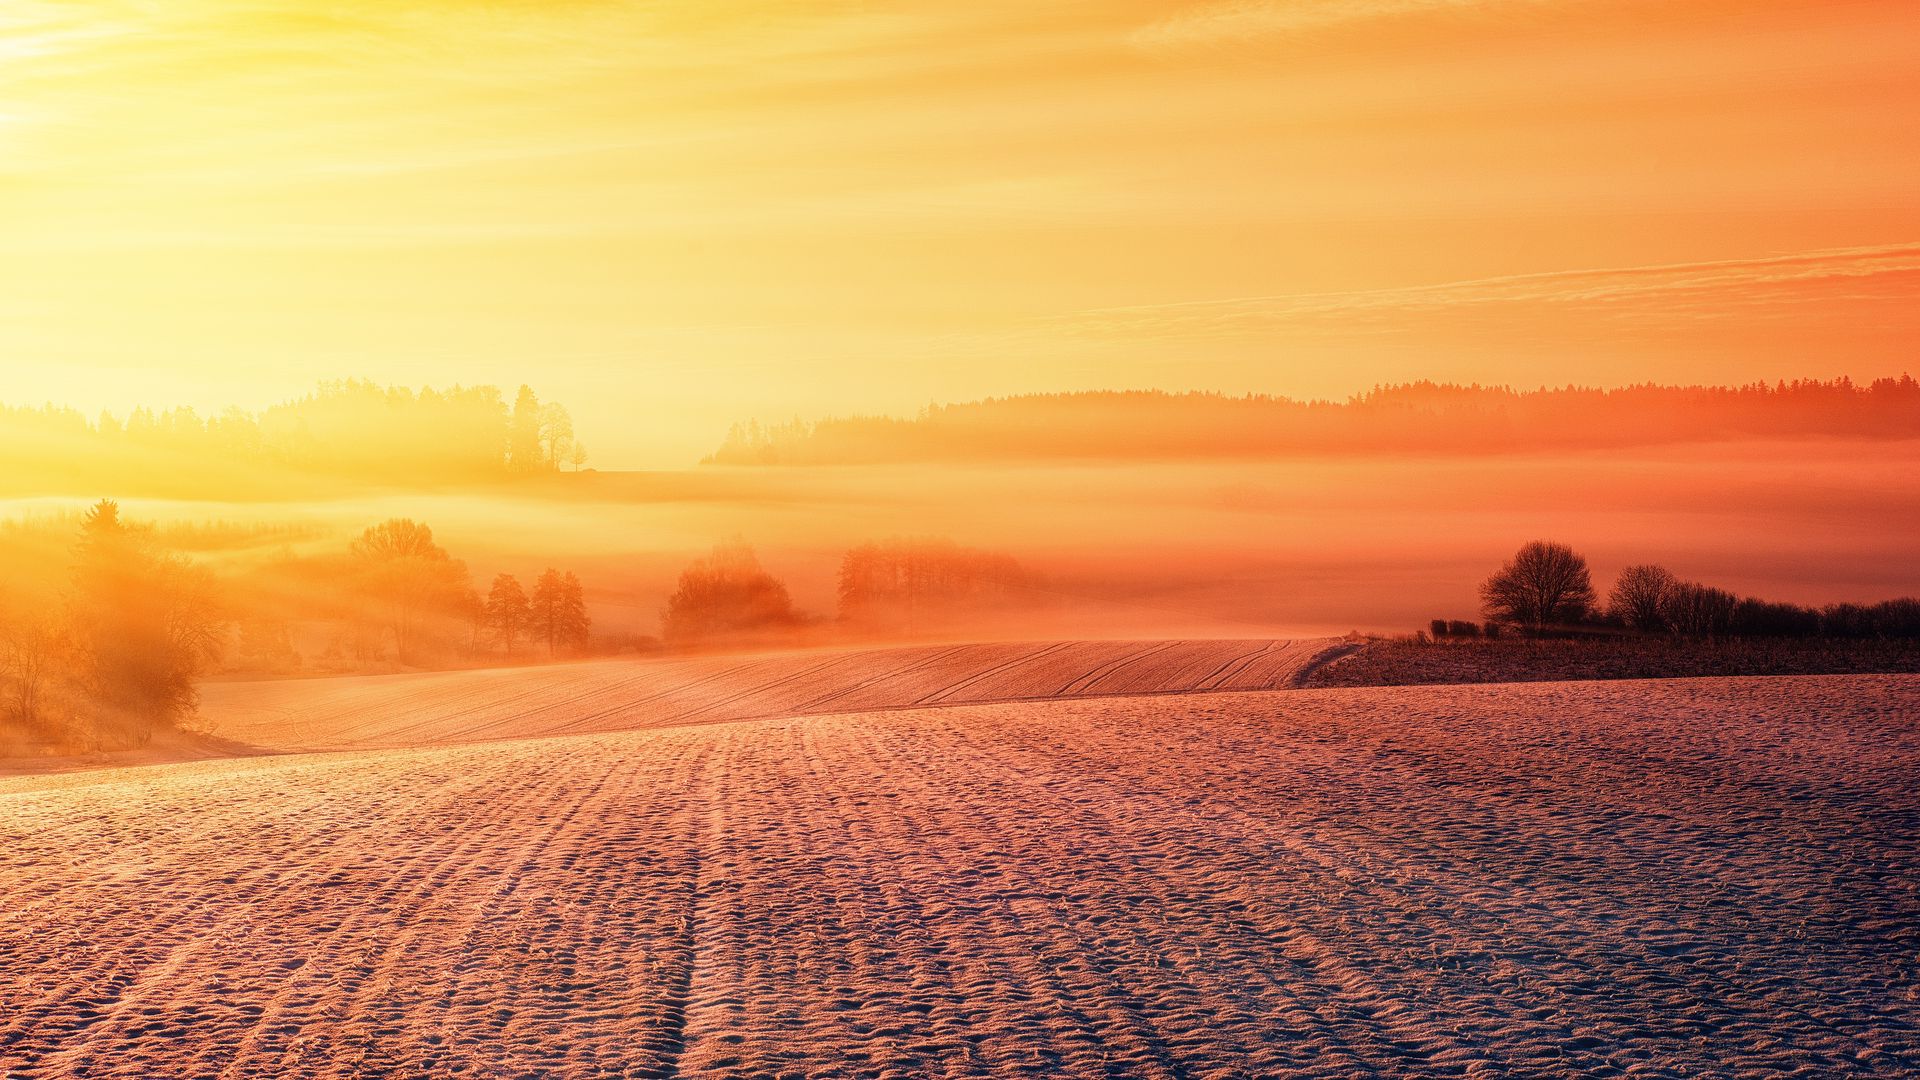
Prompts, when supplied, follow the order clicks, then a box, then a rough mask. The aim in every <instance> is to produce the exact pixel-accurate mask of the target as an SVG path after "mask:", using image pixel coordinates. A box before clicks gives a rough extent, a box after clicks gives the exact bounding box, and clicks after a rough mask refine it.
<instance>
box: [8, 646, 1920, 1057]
mask: <svg viewBox="0 0 1920 1080" xmlns="http://www.w3.org/2000/svg"><path fill="white" fill-rule="evenodd" d="M1916 775H1920V678H1916V677H1911V676H1887V677H1878V676H1854V677H1835V678H1811V679H1738V680H1697V681H1666V682H1644V683H1607V684H1537V685H1507V686H1468V687H1423V688H1394V689H1379V690H1373V689H1369V690H1334V691H1301V692H1296V693H1289V694H1216V695H1201V696H1161V697H1140V698H1110V699H1091V700H1077V701H1061V702H1050V703H1010V704H994V705H975V706H960V707H937V708H930V709H922V710H908V711H888V712H864V713H852V714H844V715H821V716H813V717H806V718H797V719H782V720H760V721H749V722H741V723H732V724H706V725H700V726H685V727H672V728H658V729H654V730H647V731H637V732H630V733H622V734H593V735H583V736H576V737H564V738H549V739H543V740H532V741H518V742H505V741H503V742H489V743H478V744H472V745H466V746H456V747H438V748H426V749H412V750H382V751H364V752H355V753H343V754H331V755H313V756H287V757H272V758H252V759H243V760H232V761H222V762H212V763H196V764H188V765H175V766H162V767H154V768H148V769H137V770H121V771H108V772H95V773H89V774H74V775H67V776H56V777H40V778H16V779H12V780H6V781H0V896H4V898H5V904H4V910H3V911H0V1072H4V1074H5V1075H7V1076H9V1077H51V1076H79V1075H86V1076H125V1077H136V1076H139V1077H147V1076H176V1075H178V1076H186V1075H196V1076H198V1075H206V1076H232V1077H242V1076H261V1077H265V1076H370V1075H380V1076H441V1075H445V1076H469V1077H505V1076H547V1075H560V1076H629V1075H631V1076H654V1077H667V1076H683V1077H691V1076H703V1077H707V1076H712V1077H727V1076H739V1077H748V1076H753V1077H765V1076H792V1077H802V1076H808V1077H825V1076H843V1077H855V1076H902V1077H907V1076H955V1077H962V1076H990V1075H995V1076H1030V1075H1064V1076H1084V1077H1121V1076H1126V1077H1135V1076H1139V1077H1253V1076H1281V1077H1287V1076H1298V1077H1321V1076H1496V1075H1518V1076H1547V1077H1588V1076H1607V1075H1634V1076H1673V1077H1698V1076H1735V1077H1739V1076H1751V1077H1774V1076H1783V1075H1802V1076H1820V1077H1828V1076H1848V1075H1863V1076H1864V1075H1877V1076H1895V1075H1913V1074H1914V1072H1915V1070H1916V1069H1920V1019H1917V1018H1920V996H1917V994H1916V967H1917V966H1920V892H1917V891H1916V890H1920V785H1916V782H1915V779H1914V778H1915V776H1916Z"/></svg>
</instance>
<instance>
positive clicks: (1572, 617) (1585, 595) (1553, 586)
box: [1480, 540, 1594, 630]
mask: <svg viewBox="0 0 1920 1080" xmlns="http://www.w3.org/2000/svg"><path fill="white" fill-rule="evenodd" d="M1480 600H1481V611H1482V612H1483V613H1484V614H1485V615H1486V617H1487V618H1488V619H1491V620H1494V621H1497V622H1507V623H1517V624H1519V625H1521V626H1525V627H1529V628H1531V629H1534V630H1539V629H1542V628H1544V627H1548V626H1561V625H1567V624H1571V623H1576V622H1579V621H1580V620H1581V619H1583V618H1585V617H1586V615H1587V612H1588V611H1589V610H1591V609H1592V607H1593V603H1594V592H1593V575H1592V574H1591V573H1590V572H1589V571H1588V569H1587V560H1586V559H1585V558H1583V557H1581V556H1580V555H1579V554H1577V553H1576V552H1575V551H1574V550H1573V549H1572V548H1570V547H1568V546H1566V545H1565V544H1556V543H1552V542H1550V541H1546V540H1535V541H1533V542H1531V543H1529V544H1527V545H1525V546H1524V547H1522V548H1521V549H1520V550H1519V551H1518V552H1517V553H1515V555H1514V557H1513V558H1512V560H1510V561H1509V562H1508V563H1507V564H1506V565H1505V566H1502V567H1501V568H1500V569H1499V570H1498V571H1497V572H1496V573H1495V574H1494V575H1493V576H1492V577H1490V578H1488V579H1487V580H1486V582H1485V583H1484V584H1482V585H1481V586H1480Z"/></svg>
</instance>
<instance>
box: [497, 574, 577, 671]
mask: <svg viewBox="0 0 1920 1080" xmlns="http://www.w3.org/2000/svg"><path fill="white" fill-rule="evenodd" d="M480 613H481V618H480V620H479V624H478V626H477V627H476V634H478V633H479V631H480V630H481V629H484V630H485V632H487V633H489V634H491V635H492V636H493V640H494V641H495V642H496V643H498V644H499V645H500V646H501V647H502V648H504V649H506V652H507V655H508V656H512V655H513V647H514V645H515V644H516V643H517V642H520V641H527V642H529V643H545V645H546V647H547V655H548V656H554V655H556V654H557V653H558V652H559V651H560V650H562V649H569V648H572V649H584V648H586V645H587V638H588V631H589V630H591V629H592V627H593V620H592V619H590V618H588V617H587V601H586V593H585V590H584V588H583V587H582V586H581V584H580V579H579V578H577V577H575V576H574V574H573V571H571V570H569V571H567V572H566V573H564V574H562V573H561V572H560V571H558V570H555V569H553V568H552V567H548V568H547V569H546V571H545V572H543V573H542V574H541V575H540V577H539V578H538V579H536V580H535V581H534V583H533V593H532V595H528V594H527V591H526V590H525V589H523V588H521V586H520V579H518V578H516V577H514V576H513V575H512V574H498V575H495V577H494V579H493V587H492V588H490V589H488V590H487V598H486V600H485V602H484V603H483V604H482V605H481V607H480Z"/></svg>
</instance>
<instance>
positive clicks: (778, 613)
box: [661, 537, 1033, 646]
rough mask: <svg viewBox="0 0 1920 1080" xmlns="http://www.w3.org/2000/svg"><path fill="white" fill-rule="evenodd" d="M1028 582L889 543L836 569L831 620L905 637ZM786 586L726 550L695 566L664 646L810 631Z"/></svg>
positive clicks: (947, 550) (686, 576) (992, 565)
mask: <svg viewBox="0 0 1920 1080" xmlns="http://www.w3.org/2000/svg"><path fill="white" fill-rule="evenodd" d="M1032 581H1033V578H1032V575H1030V574H1029V573H1028V572H1027V571H1026V570H1025V569H1023V568H1022V567H1021V566H1020V564H1019V563H1017V562H1015V561H1014V560H1013V559H1012V558H1010V557H1008V556H1006V555H1003V554H1000V553H997V552H990V551H982V550H980V549H977V548H970V547H963V546H961V545H959V544H956V543H954V542H953V541H951V540H946V539H940V538H933V537H895V538H892V539H888V540H881V541H876V542H873V543H867V544H860V545H858V546H856V547H853V548H852V549H850V550H848V551H847V552H846V554H845V555H844V556H843V557H842V559H841V561H840V573H839V617H840V621H841V623H842V624H844V625H847V626H852V627H857V628H859V629H862V630H869V631H872V630H904V631H906V632H908V633H914V632H918V631H923V630H927V629H930V628H932V627H935V626H938V625H939V624H941V623H945V622H950V621H952V620H954V619H957V618H962V617H965V616H967V615H969V614H976V613H979V612H981V611H983V610H987V609H990V608H992V607H995V606H998V605H1001V604H1005V603H1008V602H1010V601H1012V600H1013V599H1014V598H1015V597H1016V596H1017V595H1018V594H1019V593H1020V592H1021V591H1022V590H1024V589H1027V588H1029V587H1030V586H1031V584H1032ZM813 622H814V620H811V619H809V618H808V617H807V616H805V615H803V614H802V613H800V612H799V611H797V610H795V608H794V606H793V599H792V597H791V595H790V594H789V593H788V592H787V587H786V586H785V585H784V584H782V583H781V582H780V580H779V579H778V578H776V577H774V576H773V575H772V574H771V573H769V572H768V571H767V569H766V568H765V567H764V566H762V565H761V564H760V560H759V559H758V558H757V557H756V556H755V555H754V553H753V549H752V548H750V547H748V546H747V545H746V544H743V543H740V542H738V541H734V542H731V543H726V544H721V545H719V546H717V547H715V548H714V549H713V551H712V552H711V553H710V554H708V555H706V556H704V557H702V558H699V559H696V560H695V561H694V562H693V563H692V564H691V565H689V566H688V567H687V568H686V569H685V570H684V571H683V572H682V573H681V574H680V579H679V581H678V582H677V584H676V587H675V589H674V592H673V594H672V595H671V596H670V597H669V598H668V600H667V606H666V609H665V610H664V611H663V612H662V613H661V623H662V634H663V637H664V638H665V640H666V641H667V643H668V644H671V645H679V646H686V645H711V644H723V643H725V644H751V643H762V642H767V641H772V640H779V639H782V638H786V637H789V636H791V635H792V634H793V632H795V631H796V630H798V629H800V628H802V627H805V626H808V625H811V624H812V623H813Z"/></svg>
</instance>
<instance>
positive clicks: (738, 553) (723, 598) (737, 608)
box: [660, 541, 805, 646]
mask: <svg viewBox="0 0 1920 1080" xmlns="http://www.w3.org/2000/svg"><path fill="white" fill-rule="evenodd" d="M804 622H805V619H803V618H802V617H801V615H800V613H799V612H797V611H795V610H794V607H793V597H792V596H790V595H789V594H788V593H787V587H786V586H785V585H783V584H781V582H780V580H779V579H778V578H776V577H774V576H773V575H772V574H770V573H768V572H767V569H766V567H764V566H761V565H760V559H759V558H758V557H757V556H755V555H754V553H753V548H751V547H749V546H747V545H746V544H744V543H741V542H739V541H733V542H730V543H724V544H719V545H716V546H715V547H714V549H713V551H712V552H711V553H710V554H708V555H706V556H704V557H702V558H699V559H695V560H694V561H693V562H692V563H691V564H690V565H688V567H687V568H686V569H685V570H683V571H681V573H680V580H679V581H678V582H677V583H676V585H675V587H674V591H673V594H672V595H671V596H669V597H668V598H667V607H666V610H665V611H663V612H661V616H660V624H661V625H660V629H661V636H662V637H663V638H664V639H665V640H666V642H667V643H668V644H670V645H680V646H687V645H702V644H722V643H730V644H744V643H753V642H762V641H767V640H772V639H777V638H779V637H782V636H784V635H785V634H787V633H789V632H791V631H792V630H794V629H795V628H797V627H799V626H800V625H802V624H803V623H804Z"/></svg>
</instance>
